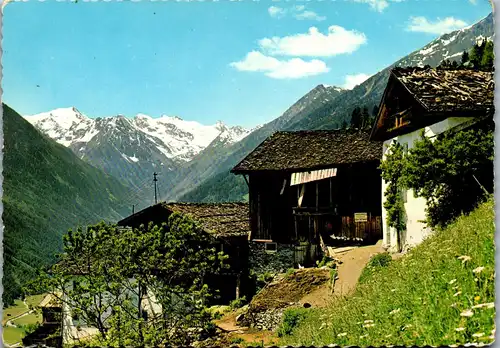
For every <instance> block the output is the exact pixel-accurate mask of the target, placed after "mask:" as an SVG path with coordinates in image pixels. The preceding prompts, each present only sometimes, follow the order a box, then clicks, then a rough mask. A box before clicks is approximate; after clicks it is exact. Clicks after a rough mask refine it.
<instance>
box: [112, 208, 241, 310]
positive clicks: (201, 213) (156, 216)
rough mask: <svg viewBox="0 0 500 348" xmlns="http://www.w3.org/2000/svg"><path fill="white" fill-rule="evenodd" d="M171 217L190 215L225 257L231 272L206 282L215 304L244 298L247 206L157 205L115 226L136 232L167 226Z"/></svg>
mask: <svg viewBox="0 0 500 348" xmlns="http://www.w3.org/2000/svg"><path fill="white" fill-rule="evenodd" d="M173 213H180V214H185V215H189V216H190V217H191V218H193V219H194V220H196V221H197V222H198V223H200V225H201V227H202V228H203V230H204V232H207V234H209V235H210V236H212V237H214V241H215V242H214V243H215V244H216V247H217V248H218V249H219V250H220V251H223V252H224V253H225V254H226V255H228V260H227V261H226V262H227V263H228V264H229V266H230V268H229V269H228V270H225V271H223V273H222V274H220V275H217V276H215V275H214V276H211V277H209V278H208V279H207V280H206V282H207V284H209V286H210V287H211V288H213V289H217V290H218V291H219V293H220V295H219V299H218V300H217V301H216V303H223V304H228V303H229V302H230V301H231V300H233V299H235V298H238V297H240V296H244V295H246V293H245V290H244V289H246V288H247V286H246V283H245V282H246V281H247V280H248V265H247V261H248V235H249V232H250V226H249V220H248V214H249V213H248V204H247V203H238V202H235V203H159V204H156V205H153V206H151V207H148V208H146V209H144V210H141V211H139V212H137V213H135V214H133V215H131V216H129V217H127V218H125V219H123V220H121V221H119V222H118V226H122V227H131V228H137V227H139V226H140V225H142V224H143V225H145V226H147V225H148V224H149V223H150V222H152V223H153V224H155V225H161V224H162V223H168V218H169V216H170V215H171V214H173Z"/></svg>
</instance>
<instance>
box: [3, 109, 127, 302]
mask: <svg viewBox="0 0 500 348" xmlns="http://www.w3.org/2000/svg"><path fill="white" fill-rule="evenodd" d="M2 107H3V131H4V153H3V178H4V180H3V197H2V200H3V207H4V211H3V216H2V218H3V223H4V226H5V228H4V243H3V247H4V268H3V271H4V276H3V286H4V292H3V301H4V305H6V304H9V303H11V302H12V300H13V299H14V298H15V297H16V296H18V295H20V292H21V288H22V285H23V284H25V282H26V281H28V280H29V279H30V278H32V276H33V274H34V271H35V268H37V267H39V266H42V265H44V264H47V263H50V262H52V261H54V256H55V254H56V253H57V252H60V250H61V247H62V238H61V236H62V234H63V233H64V232H66V231H67V230H68V228H72V227H75V226H76V225H80V224H86V223H90V222H97V221H99V220H103V219H104V220H108V221H116V220H118V219H119V218H121V217H123V216H124V215H126V214H127V213H128V210H129V209H128V207H127V208H125V207H124V203H123V201H124V199H125V195H126V194H127V193H128V188H127V187H126V186H124V185H122V184H121V183H120V182H119V181H118V180H117V179H115V178H113V177H110V176H108V175H106V174H104V173H103V172H101V171H99V170H98V169H96V168H94V167H92V166H91V165H89V164H87V163H85V162H83V161H81V160H80V159H78V158H77V157H76V156H75V155H74V154H73V152H72V151H71V150H70V149H68V148H66V147H64V146H62V145H59V144H57V143H56V142H55V141H53V140H51V139H49V138H48V137H46V136H44V135H42V134H41V133H40V132H39V131H37V130H36V129H35V128H34V127H33V126H31V125H30V124H29V123H28V122H27V121H26V120H24V119H23V118H22V117H21V116H20V115H19V114H18V113H17V112H16V111H14V110H13V109H12V108H10V107H9V106H7V105H5V104H2Z"/></svg>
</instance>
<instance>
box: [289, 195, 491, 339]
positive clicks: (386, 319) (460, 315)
mask: <svg viewBox="0 0 500 348" xmlns="http://www.w3.org/2000/svg"><path fill="white" fill-rule="evenodd" d="M494 233H495V225H494V208H493V201H489V202H487V203H485V204H482V205H481V206H480V207H479V208H478V209H476V210H475V211H474V212H472V213H471V214H470V215H469V216H465V217H460V218H459V219H458V220H457V221H456V222H454V223H452V224H451V225H449V226H448V227H447V228H446V229H445V230H443V231H440V232H437V233H436V234H435V235H434V236H432V237H430V238H428V239H427V240H426V241H424V242H423V243H422V244H420V245H419V246H417V247H416V248H415V249H413V250H412V251H411V252H410V253H409V254H408V255H406V256H404V257H403V258H401V259H399V260H396V261H392V262H391V263H390V264H389V265H388V266H387V267H383V268H380V269H378V270H375V271H372V272H368V273H371V274H369V275H367V276H366V277H364V280H363V282H362V283H359V284H358V286H357V288H356V291H355V293H354V294H353V296H350V297H348V298H345V299H340V298H339V299H338V300H337V301H336V302H335V303H334V304H333V306H332V307H331V308H328V309H327V310H313V311H310V312H307V310H306V316H307V317H306V319H305V320H304V321H303V322H301V323H300V324H299V326H298V327H296V328H295V329H294V331H292V334H291V335H290V336H284V337H283V338H282V341H281V342H280V345H294V346H298V345H316V346H320V345H326V344H331V343H333V344H338V345H341V346H344V345H356V346H367V345H373V346H381V345H404V346H410V345H412V346H413V345H417V346H423V345H432V346H437V345H451V344H465V343H469V342H475V343H479V342H483V343H490V342H492V341H493V339H492V337H491V336H492V335H493V334H492V330H493V329H494V327H495V308H494V307H493V303H494V302H495V288H494V282H495V279H494V273H495V246H494Z"/></svg>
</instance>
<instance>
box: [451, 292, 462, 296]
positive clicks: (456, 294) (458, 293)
mask: <svg viewBox="0 0 500 348" xmlns="http://www.w3.org/2000/svg"><path fill="white" fill-rule="evenodd" d="M461 293H462V291H459V292H457V293H455V294H454V295H453V296H454V297H457V296H458V295H460V294H461Z"/></svg>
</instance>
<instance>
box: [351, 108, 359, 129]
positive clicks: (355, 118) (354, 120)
mask: <svg viewBox="0 0 500 348" xmlns="http://www.w3.org/2000/svg"><path fill="white" fill-rule="evenodd" d="M361 121H362V119H361V109H360V108H359V107H358V106H356V107H355V108H354V110H352V114H351V127H352V128H359V127H360V126H361Z"/></svg>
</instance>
